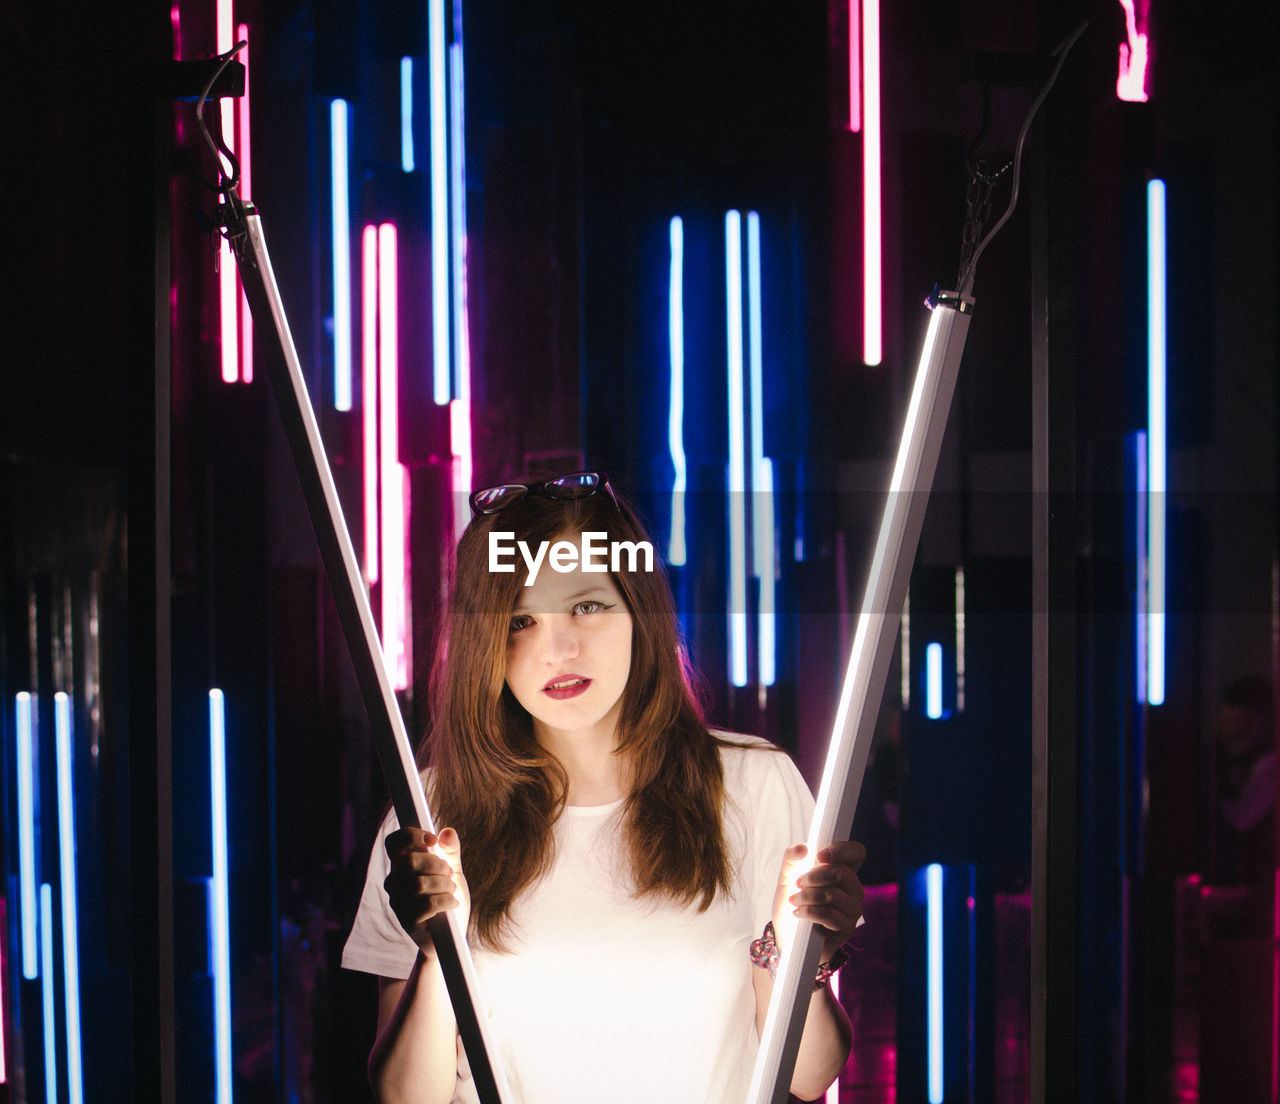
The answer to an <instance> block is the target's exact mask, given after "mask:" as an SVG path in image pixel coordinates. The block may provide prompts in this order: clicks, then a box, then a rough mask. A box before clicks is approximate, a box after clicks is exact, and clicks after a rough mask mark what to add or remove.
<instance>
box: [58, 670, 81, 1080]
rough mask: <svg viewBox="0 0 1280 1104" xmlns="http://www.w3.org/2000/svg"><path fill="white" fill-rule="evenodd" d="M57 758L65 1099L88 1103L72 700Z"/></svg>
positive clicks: (63, 712) (63, 702)
mask: <svg viewBox="0 0 1280 1104" xmlns="http://www.w3.org/2000/svg"><path fill="white" fill-rule="evenodd" d="M53 729H54V743H55V745H56V746H55V749H54V754H55V758H56V762H57V772H58V874H59V881H58V890H59V896H60V898H61V904H62V991H63V1015H64V1016H65V1018H66V1025H67V1026H66V1032H67V1099H68V1101H69V1104H83V1102H84V1060H83V1056H82V1054H81V1041H80V923H79V910H78V908H77V900H76V898H77V888H76V885H77V883H76V814H75V773H74V770H73V769H72V768H73V759H72V754H71V699H70V698H69V697H68V696H67V695H66V694H64V693H61V692H59V693H57V694H55V695H54V698H53Z"/></svg>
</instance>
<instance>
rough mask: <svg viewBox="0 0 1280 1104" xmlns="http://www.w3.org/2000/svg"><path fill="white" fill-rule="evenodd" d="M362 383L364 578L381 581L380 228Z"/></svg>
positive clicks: (370, 263) (365, 316) (365, 293)
mask: <svg viewBox="0 0 1280 1104" xmlns="http://www.w3.org/2000/svg"><path fill="white" fill-rule="evenodd" d="M361 244H362V248H363V253H362V263H361V272H360V286H361V300H360V306H361V326H360V331H361V337H362V354H363V355H362V357H361V361H360V382H361V395H362V402H361V406H362V424H363V427H364V435H363V436H364V448H363V449H362V450H361V451H362V454H363V456H364V578H365V582H367V583H368V584H369V585H370V586H373V584H374V583H376V582H377V581H378V228H377V227H376V226H366V227H365V228H364V237H363V239H362V242H361Z"/></svg>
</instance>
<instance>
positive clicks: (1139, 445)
mask: <svg viewBox="0 0 1280 1104" xmlns="http://www.w3.org/2000/svg"><path fill="white" fill-rule="evenodd" d="M1134 443H1135V447H1134V468H1135V479H1134V484H1135V490H1136V491H1137V503H1138V506H1137V509H1136V510H1134V515H1135V517H1134V529H1135V535H1136V540H1135V544H1136V548H1135V549H1134V564H1135V567H1136V572H1137V578H1136V579H1135V580H1134V583H1135V587H1134V594H1135V595H1137V600H1136V602H1135V605H1136V606H1137V609H1136V610H1135V611H1134V612H1135V617H1134V633H1133V639H1134V649H1133V650H1134V654H1135V655H1136V656H1137V660H1138V662H1137V665H1136V666H1137V671H1136V672H1135V685H1136V687H1137V698H1138V701H1139V702H1145V701H1146V700H1147V557H1148V549H1147V499H1148V496H1149V494H1150V488H1149V487H1148V486H1147V434H1146V431H1145V430H1141V429H1140V430H1138V431H1137V432H1136V433H1135V434H1134Z"/></svg>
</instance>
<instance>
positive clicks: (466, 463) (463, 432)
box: [449, 376, 472, 544]
mask: <svg viewBox="0 0 1280 1104" xmlns="http://www.w3.org/2000/svg"><path fill="white" fill-rule="evenodd" d="M463 384H464V397H463V398H460V399H454V400H453V401H452V402H451V403H450V404H449V441H450V445H451V448H452V450H453V486H452V488H451V489H452V491H453V495H452V498H453V540H454V543H455V544H456V543H457V542H458V541H460V540H461V539H462V532H463V530H464V529H466V527H467V525H468V524H469V523H470V521H471V507H470V505H469V504H468V501H467V492H468V490H469V489H470V487H471V480H472V461H471V381H470V379H469V377H467V376H464V377H463Z"/></svg>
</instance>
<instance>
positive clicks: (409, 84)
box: [400, 55, 414, 173]
mask: <svg viewBox="0 0 1280 1104" xmlns="http://www.w3.org/2000/svg"><path fill="white" fill-rule="evenodd" d="M400 168H401V169H403V170H404V171H405V172H407V173H411V172H413V170H414V163H413V58H411V57H409V56H407V55H406V56H405V57H402V58H401V59H400Z"/></svg>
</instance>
